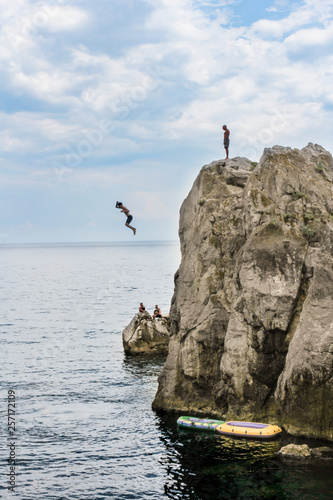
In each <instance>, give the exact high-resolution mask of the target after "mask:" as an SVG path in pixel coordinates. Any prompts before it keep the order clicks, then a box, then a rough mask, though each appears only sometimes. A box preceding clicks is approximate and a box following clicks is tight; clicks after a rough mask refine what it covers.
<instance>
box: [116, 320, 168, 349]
mask: <svg viewBox="0 0 333 500" xmlns="http://www.w3.org/2000/svg"><path fill="white" fill-rule="evenodd" d="M122 338H123V346H124V351H125V353H126V354H166V353H167V352H168V345H169V338H170V332H169V317H168V316H163V317H162V318H156V319H153V318H152V317H151V316H150V314H149V313H148V312H143V313H137V314H136V315H135V316H134V318H133V319H132V321H131V322H130V324H129V325H128V326H127V327H126V328H125V329H124V330H123V333H122Z"/></svg>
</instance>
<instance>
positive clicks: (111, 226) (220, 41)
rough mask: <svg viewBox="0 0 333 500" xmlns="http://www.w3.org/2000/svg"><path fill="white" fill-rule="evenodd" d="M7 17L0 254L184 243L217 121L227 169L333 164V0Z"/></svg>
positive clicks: (136, 1) (214, 156)
mask: <svg viewBox="0 0 333 500" xmlns="http://www.w3.org/2000/svg"><path fill="white" fill-rule="evenodd" d="M0 17H1V20H2V25H1V28H0V30H1V31H0V72H1V78H0V119H1V135H0V243H2V244H13V243H38V242H50V243H51V242H98V241H103V242H107V241H110V242H113V241H138V242H139V241H146V240H177V238H178V220H179V208H180V206H181V203H182V201H183V200H184V198H185V197H186V196H187V194H188V192H189V190H190V189H191V186H192V184H193V182H194V180H195V178H196V176H197V175H198V173H199V171H200V168H201V167H202V166H203V165H205V164H208V163H210V162H212V161H214V160H218V159H221V158H224V155H225V152H224V149H223V144H222V129H221V127H222V125H223V124H227V125H228V128H229V129H230V156H231V157H235V156H244V157H247V158H249V159H250V160H253V161H258V160H259V159H260V157H261V155H262V153H263V150H264V148H266V147H272V146H274V145H275V144H279V145H282V146H290V147H293V148H294V147H295V148H302V147H304V146H306V144H307V143H308V142H313V143H317V144H320V145H322V146H323V147H325V148H326V149H327V150H329V151H330V152H333V138H332V133H331V131H332V111H333V78H332V74H333V2H332V0H295V1H292V0H290V1H288V0H266V1H264V0H251V1H249V0H204V1H200V0H96V1H95V2H91V0H50V1H45V2H44V1H40V2H39V1H37V2H34V1H30V0H11V1H10V2H8V0H0ZM116 201H122V202H123V203H124V205H126V206H127V207H128V208H129V209H130V210H131V213H132V214H133V216H134V219H133V225H134V226H135V227H136V228H137V234H136V236H134V235H133V233H132V231H131V230H130V229H128V228H126V227H125V225H124V223H125V216H124V214H121V213H120V211H119V210H116V209H115V203H116Z"/></svg>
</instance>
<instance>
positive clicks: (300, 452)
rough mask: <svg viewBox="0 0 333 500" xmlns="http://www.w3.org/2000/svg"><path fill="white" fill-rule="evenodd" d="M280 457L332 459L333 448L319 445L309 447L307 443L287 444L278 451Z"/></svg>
mask: <svg viewBox="0 0 333 500" xmlns="http://www.w3.org/2000/svg"><path fill="white" fill-rule="evenodd" d="M277 454H278V455H281V456H282V457H291V458H294V457H296V458H308V457H313V458H324V459H329V460H332V458H333V450H332V449H331V448H329V447H328V446H320V447H319V448H310V447H309V446H308V445H307V444H287V445H286V446H283V447H282V448H281V449H280V450H279V451H278V452H277Z"/></svg>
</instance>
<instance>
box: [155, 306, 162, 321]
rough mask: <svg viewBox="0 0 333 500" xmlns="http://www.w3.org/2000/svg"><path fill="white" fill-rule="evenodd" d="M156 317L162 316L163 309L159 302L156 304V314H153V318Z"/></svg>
mask: <svg viewBox="0 0 333 500" xmlns="http://www.w3.org/2000/svg"><path fill="white" fill-rule="evenodd" d="M155 318H162V312H161V309H160V308H159V307H158V305H157V304H156V306H155V310H154V314H153V319H155Z"/></svg>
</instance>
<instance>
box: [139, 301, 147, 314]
mask: <svg viewBox="0 0 333 500" xmlns="http://www.w3.org/2000/svg"><path fill="white" fill-rule="evenodd" d="M145 310H146V308H145V306H144V305H143V303H142V302H140V307H139V312H140V313H143V312H144V311H145Z"/></svg>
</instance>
